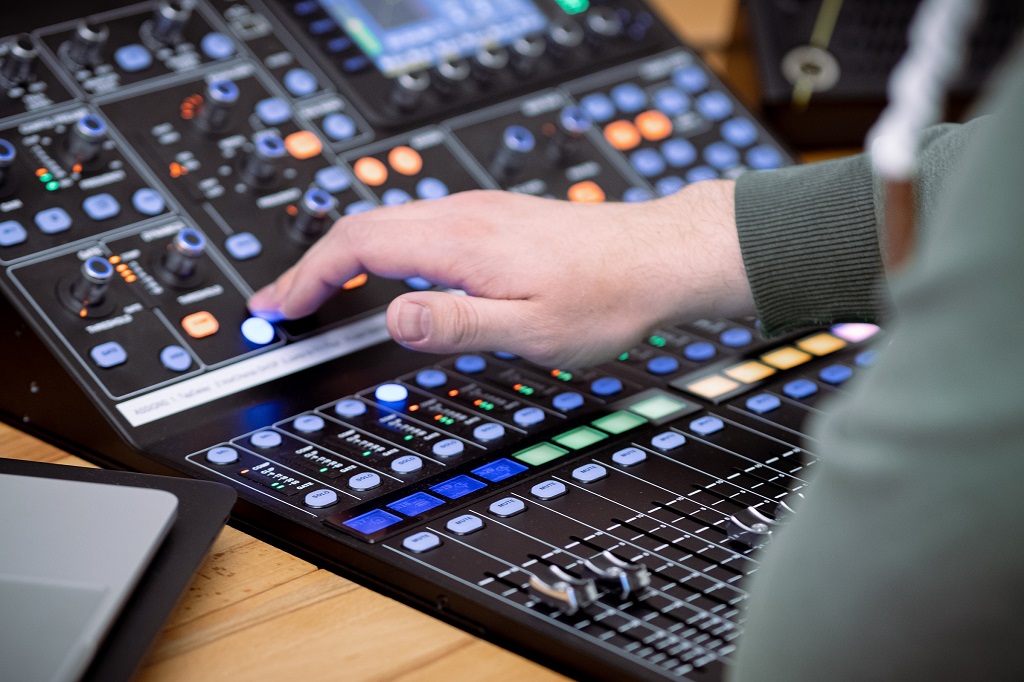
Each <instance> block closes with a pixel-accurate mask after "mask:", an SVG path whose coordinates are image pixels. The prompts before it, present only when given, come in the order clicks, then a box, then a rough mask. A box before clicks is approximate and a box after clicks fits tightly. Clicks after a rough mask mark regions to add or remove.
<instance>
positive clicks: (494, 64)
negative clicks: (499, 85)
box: [473, 45, 510, 86]
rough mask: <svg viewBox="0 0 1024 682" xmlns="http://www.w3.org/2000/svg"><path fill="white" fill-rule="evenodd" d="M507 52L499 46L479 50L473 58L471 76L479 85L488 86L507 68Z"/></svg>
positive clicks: (489, 46)
mask: <svg viewBox="0 0 1024 682" xmlns="http://www.w3.org/2000/svg"><path fill="white" fill-rule="evenodd" d="M509 59H510V57H509V54H508V50H506V49H505V48H504V47H501V46H499V45H488V46H486V47H482V48H480V50H479V51H478V52H477V53H476V56H475V57H474V58H473V74H474V75H475V76H476V79H477V81H479V82H480V84H481V85H484V86H486V85H489V84H490V83H491V81H493V80H494V79H495V78H496V77H497V75H498V74H499V73H501V72H502V71H504V70H505V69H506V68H507V67H508V62H509Z"/></svg>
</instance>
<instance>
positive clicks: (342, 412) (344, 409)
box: [334, 398, 366, 418]
mask: <svg viewBox="0 0 1024 682" xmlns="http://www.w3.org/2000/svg"><path fill="white" fill-rule="evenodd" d="M334 413H335V414H336V415H338V416H339V417H350V418H351V417H358V416H360V415H363V414H366V403H364V402H363V401H361V400H356V399H354V398H348V399H347V400H341V401H338V402H337V403H336V404H335V405H334Z"/></svg>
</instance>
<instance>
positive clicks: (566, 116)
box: [547, 105, 594, 166]
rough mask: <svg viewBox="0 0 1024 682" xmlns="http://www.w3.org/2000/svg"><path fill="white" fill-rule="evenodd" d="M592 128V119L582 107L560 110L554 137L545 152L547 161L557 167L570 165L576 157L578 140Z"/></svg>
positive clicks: (568, 107)
mask: <svg viewBox="0 0 1024 682" xmlns="http://www.w3.org/2000/svg"><path fill="white" fill-rule="evenodd" d="M593 127H594V121H593V119H591V118H590V116H589V115H588V114H587V112H586V111H584V110H583V108H582V107H578V106H576V105H570V106H567V107H565V108H564V109H562V110H561V111H560V112H559V113H558V120H557V122H556V123H555V128H556V130H555V135H554V137H553V138H552V140H551V146H549V147H548V150H547V155H548V159H549V160H550V161H551V162H552V163H554V164H557V165H561V166H568V165H570V164H571V163H572V162H573V160H574V157H575V156H576V151H577V149H578V148H579V146H580V140H582V139H583V137H584V136H585V135H586V134H587V133H588V132H589V131H590V129H591V128H593Z"/></svg>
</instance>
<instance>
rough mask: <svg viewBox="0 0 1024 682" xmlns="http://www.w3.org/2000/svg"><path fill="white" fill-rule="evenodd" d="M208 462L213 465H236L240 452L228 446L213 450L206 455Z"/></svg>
mask: <svg viewBox="0 0 1024 682" xmlns="http://www.w3.org/2000/svg"><path fill="white" fill-rule="evenodd" d="M206 461H207V462H210V463H211V464H222V465H223V464H234V463H235V462H237V461H238V450H235V449H234V448H229V447H227V446H221V447H219V448H213V449H212V450H210V451H209V452H207V453H206Z"/></svg>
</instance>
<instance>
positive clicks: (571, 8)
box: [555, 0, 590, 14]
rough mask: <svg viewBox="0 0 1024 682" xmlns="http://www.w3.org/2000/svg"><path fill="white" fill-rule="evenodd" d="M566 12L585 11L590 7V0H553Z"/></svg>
mask: <svg viewBox="0 0 1024 682" xmlns="http://www.w3.org/2000/svg"><path fill="white" fill-rule="evenodd" d="M555 2H557V3H558V6H559V7H561V8H562V9H563V10H564V11H565V13H566V14H579V13H580V12H586V11H587V9H588V8H589V7H590V0H555Z"/></svg>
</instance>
